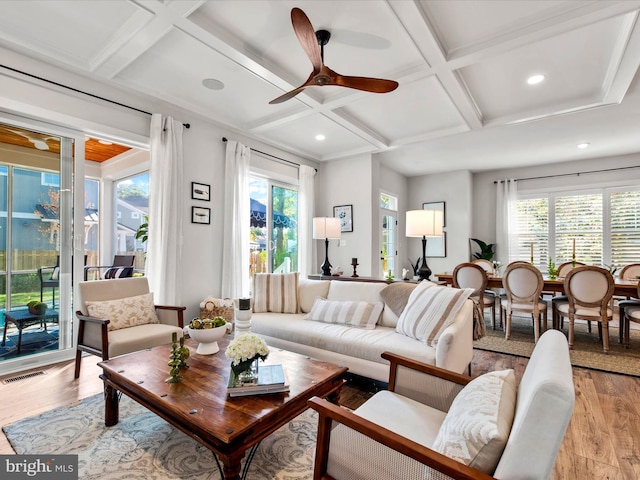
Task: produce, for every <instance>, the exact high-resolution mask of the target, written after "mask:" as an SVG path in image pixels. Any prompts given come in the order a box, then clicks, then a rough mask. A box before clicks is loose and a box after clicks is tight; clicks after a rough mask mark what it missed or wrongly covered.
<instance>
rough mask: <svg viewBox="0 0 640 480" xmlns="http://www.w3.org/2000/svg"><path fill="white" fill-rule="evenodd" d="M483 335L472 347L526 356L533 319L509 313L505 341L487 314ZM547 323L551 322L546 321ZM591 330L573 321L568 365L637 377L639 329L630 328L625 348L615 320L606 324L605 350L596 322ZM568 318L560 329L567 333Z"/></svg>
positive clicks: (531, 340)
mask: <svg viewBox="0 0 640 480" xmlns="http://www.w3.org/2000/svg"><path fill="white" fill-rule="evenodd" d="M485 323H486V325H487V336H486V337H483V338H481V339H479V340H476V341H474V342H473V346H474V348H477V349H479V350H488V351H492V352H499V353H508V354H511V355H518V356H521V357H530V356H531V352H532V351H533V347H534V343H533V321H532V320H531V317H530V316H529V317H520V316H515V315H514V316H513V320H512V327H511V338H510V339H509V340H505V338H504V331H503V330H502V329H500V328H499V327H498V326H497V325H496V330H493V329H492V327H491V322H490V320H489V318H488V317H486V318H485ZM549 325H551V321H549ZM591 327H592V332H591V333H589V332H588V331H587V324H586V323H582V322H576V325H575V340H574V343H573V349H572V350H571V351H570V356H571V364H572V365H573V366H574V367H586V368H592V369H595V370H603V371H606V372H613V373H621V374H625V375H633V376H636V377H640V331H638V330H631V334H630V346H629V348H628V349H626V348H625V347H624V346H623V345H621V344H620V343H619V342H618V337H619V330H618V327H617V323H615V324H612V325H610V326H609V349H610V350H609V353H604V352H603V351H602V341H601V340H600V338H599V337H598V325H597V324H596V323H595V322H592V324H591ZM568 328H569V325H568V321H565V323H564V328H563V330H562V331H563V332H564V334H565V335H568Z"/></svg>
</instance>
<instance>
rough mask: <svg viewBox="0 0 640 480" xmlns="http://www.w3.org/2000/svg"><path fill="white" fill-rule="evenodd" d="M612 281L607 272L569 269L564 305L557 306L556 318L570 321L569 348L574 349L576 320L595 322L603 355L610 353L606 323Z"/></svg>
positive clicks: (609, 316)
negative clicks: (559, 317)
mask: <svg viewBox="0 0 640 480" xmlns="http://www.w3.org/2000/svg"><path fill="white" fill-rule="evenodd" d="M613 289H614V281H613V275H611V273H610V272H609V270H607V269H605V268H601V267H597V266H595V265H584V266H581V267H576V268H574V269H572V270H571V271H570V272H569V273H568V274H567V276H566V277H565V279H564V293H565V294H566V296H567V299H568V302H567V303H560V304H558V305H557V310H558V314H559V315H560V316H561V317H566V318H568V319H569V348H573V342H574V337H575V320H576V319H580V320H587V321H596V322H598V333H599V335H600V337H601V338H602V349H603V351H604V353H607V352H609V322H610V321H611V320H612V319H613V309H612V308H611V307H610V306H609V301H610V300H611V297H613Z"/></svg>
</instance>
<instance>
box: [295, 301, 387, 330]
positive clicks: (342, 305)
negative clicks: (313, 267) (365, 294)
mask: <svg viewBox="0 0 640 480" xmlns="http://www.w3.org/2000/svg"><path fill="white" fill-rule="evenodd" d="M383 307H384V304H383V303H382V302H374V303H370V302H350V301H338V300H327V299H325V298H316V301H315V302H314V303H313V308H311V311H310V312H309V313H307V314H306V315H305V316H304V318H305V320H315V321H318V322H324V323H339V324H342V325H349V326H351V327H357V328H364V329H366V330H373V329H374V328H376V323H377V321H378V319H379V318H380V314H381V313H382V308H383Z"/></svg>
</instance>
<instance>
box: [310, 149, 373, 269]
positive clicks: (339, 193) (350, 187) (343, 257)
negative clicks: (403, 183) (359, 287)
mask: <svg viewBox="0 0 640 480" xmlns="http://www.w3.org/2000/svg"><path fill="white" fill-rule="evenodd" d="M371 179H372V160H371V155H359V156H356V157H353V158H349V159H346V160H336V161H332V162H326V163H323V164H322V167H321V168H320V169H319V171H318V175H317V176H316V213H315V215H316V217H333V207H334V206H336V205H353V210H352V211H353V232H343V233H342V238H341V240H340V243H341V245H342V246H338V242H337V241H336V240H333V241H329V261H330V262H331V265H333V267H334V268H335V267H337V266H340V267H342V269H343V272H344V275H347V274H348V275H351V274H352V273H353V269H352V267H351V266H350V265H351V259H352V258H353V257H357V258H358V263H359V264H360V266H359V267H358V275H360V276H362V277H369V276H371V273H372V261H373V258H374V254H373V252H374V250H373V248H372V241H371V239H372V238H373V221H372V213H371V198H372V185H371ZM315 241H316V242H317V258H316V264H317V265H316V269H315V271H316V272H318V273H319V272H320V265H321V264H322V262H323V261H324V255H325V249H324V242H323V241H320V240H315Z"/></svg>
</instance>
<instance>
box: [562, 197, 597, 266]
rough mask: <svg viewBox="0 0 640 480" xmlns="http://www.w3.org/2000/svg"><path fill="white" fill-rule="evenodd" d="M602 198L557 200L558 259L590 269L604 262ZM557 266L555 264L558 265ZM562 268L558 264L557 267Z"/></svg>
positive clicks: (566, 198)
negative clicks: (573, 261)
mask: <svg viewBox="0 0 640 480" xmlns="http://www.w3.org/2000/svg"><path fill="white" fill-rule="evenodd" d="M602 225H603V218H602V194H601V193H597V194H587V195H563V196H557V197H556V199H555V258H556V259H557V260H558V262H566V261H569V260H572V259H573V258H572V257H573V243H574V240H575V245H576V247H575V248H576V250H575V255H576V258H575V259H576V260H577V261H579V262H582V263H586V264H588V265H601V264H602V262H603V256H602V253H603V248H602V245H603V229H602ZM558 262H556V263H558ZM558 264H559V263H558Z"/></svg>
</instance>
